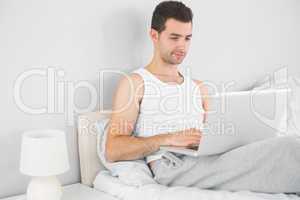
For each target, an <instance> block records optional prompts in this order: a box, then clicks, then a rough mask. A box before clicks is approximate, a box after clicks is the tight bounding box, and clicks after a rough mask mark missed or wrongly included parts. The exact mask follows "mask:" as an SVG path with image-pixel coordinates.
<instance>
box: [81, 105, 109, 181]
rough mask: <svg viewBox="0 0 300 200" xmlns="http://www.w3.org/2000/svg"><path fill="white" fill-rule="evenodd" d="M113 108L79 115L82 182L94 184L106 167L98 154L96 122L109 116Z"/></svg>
mask: <svg viewBox="0 0 300 200" xmlns="http://www.w3.org/2000/svg"><path fill="white" fill-rule="evenodd" d="M110 114H111V110H103V111H98V112H90V113H85V114H82V115H80V116H79V117H78V149H79V161H80V173H81V183H82V184H85V185H88V186H90V187H91V186H92V184H93V181H94V179H95V177H96V175H97V173H98V172H99V171H100V170H101V169H104V166H103V165H102V163H101V162H100V159H99V157H98V155H97V149H96V147H97V136H96V135H97V132H96V127H95V122H96V121H97V120H99V119H103V118H109V117H110Z"/></svg>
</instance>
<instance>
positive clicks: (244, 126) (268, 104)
mask: <svg viewBox="0 0 300 200" xmlns="http://www.w3.org/2000/svg"><path fill="white" fill-rule="evenodd" d="M288 92H290V90H288V89H269V90H263V91H241V92H229V93H220V94H219V95H215V96H211V101H210V103H211V108H210V112H209V113H208V118H207V122H206V123H205V124H202V130H201V131H202V138H201V141H200V144H199V145H198V146H193V147H189V148H187V147H175V146H161V147H160V149H161V150H164V151H169V152H174V153H178V154H185V155H189V156H207V155H214V154H220V153H224V152H226V151H230V150H232V149H234V148H238V147H241V146H243V145H247V144H250V143H253V142H256V141H260V140H264V139H268V138H272V137H279V136H283V135H285V133H286V128H287V120H286V112H287V95H288Z"/></svg>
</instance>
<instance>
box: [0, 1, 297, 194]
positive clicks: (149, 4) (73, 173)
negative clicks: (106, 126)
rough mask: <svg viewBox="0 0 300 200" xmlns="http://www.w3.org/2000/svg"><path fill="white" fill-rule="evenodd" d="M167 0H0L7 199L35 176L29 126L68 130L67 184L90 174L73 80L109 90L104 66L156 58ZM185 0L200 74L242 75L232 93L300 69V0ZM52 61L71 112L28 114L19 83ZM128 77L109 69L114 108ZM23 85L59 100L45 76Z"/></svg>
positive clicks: (38, 99) (0, 145) (2, 169)
mask: <svg viewBox="0 0 300 200" xmlns="http://www.w3.org/2000/svg"><path fill="white" fill-rule="evenodd" d="M157 2H159V1H138V0H126V1H117V0H110V1H109V3H107V2H104V1H96V0H94V1H93V0H88V1H71V0H64V1H61V0H60V1H58V0H52V1H45V0H44V1H40V0H27V1H17V0H0V57H1V59H0V66H1V69H0V70H1V71H0V73H1V79H0V89H1V92H2V96H1V98H0V105H1V111H2V115H1V117H0V119H1V129H0V158H1V161H0V177H1V181H0V197H4V196H8V195H13V194H19V193H23V192H25V188H26V185H27V183H28V181H29V178H28V177H26V176H24V175H21V174H20V173H19V171H18V165H19V151H20V141H21V134H22V132H23V131H24V130H27V129H33V128H34V129H35V128H60V129H64V130H65V131H66V133H67V137H68V148H69V153H70V161H71V169H70V171H69V172H67V173H65V174H63V175H61V176H60V177H59V178H60V179H61V180H62V182H63V184H69V183H74V182H78V181H79V180H80V178H79V177H80V174H79V162H78V155H77V153H78V150H77V138H76V124H74V123H73V124H72V122H73V120H72V119H69V118H70V116H68V115H67V113H70V109H71V108H69V107H68V106H69V105H70V103H68V102H70V99H71V98H70V95H69V94H68V92H70V91H71V90H70V88H67V82H69V84H70V85H71V86H72V83H73V84H76V83H80V82H79V81H82V80H85V81H89V82H90V83H91V84H93V85H94V86H95V87H96V88H99V73H98V72H99V71H100V70H103V69H113V70H121V71H123V72H129V71H131V70H133V69H135V68H137V67H141V66H144V65H145V64H146V63H147V62H149V59H150V58H151V53H152V47H151V42H150V40H149V38H148V29H149V26H150V18H151V15H152V10H153V8H154V6H155V5H156V4H157ZM185 2H186V3H187V5H189V6H190V7H191V8H192V9H193V11H194V15H195V18H194V32H193V34H194V35H193V42H192V46H191V51H190V54H189V56H188V57H187V59H186V61H185V63H184V64H183V65H182V66H183V67H184V66H189V67H191V69H192V71H193V76H194V78H197V79H201V80H209V81H213V82H215V83H216V84H221V83H226V82H230V81H235V85H234V87H232V88H231V90H243V89H247V88H249V87H250V86H251V85H252V84H253V82H254V81H255V79H257V78H261V77H263V76H264V75H265V74H267V73H272V72H273V71H274V70H276V69H278V68H280V67H281V66H282V65H285V66H288V67H289V72H291V73H298V74H299V73H300V69H299V67H298V68H297V66H299V65H300V60H299V57H298V54H299V52H300V39H299V37H297V36H298V35H300V28H299V24H300V16H299V11H300V2H299V1H297V0H260V1H259V0H228V1H222V0H212V1H204V0H190V1H185ZM47 67H53V69H54V70H63V71H64V73H65V75H64V76H62V77H58V81H59V82H60V83H62V84H64V86H65V93H64V95H62V96H63V97H64V98H62V99H63V101H61V102H63V103H64V104H63V103H61V104H60V105H65V107H64V109H63V110H62V111H61V112H60V113H58V112H56V111H51V107H48V109H47V110H48V112H46V113H44V114H38V115H37V114H36V115H34V114H28V113H25V112H23V111H22V110H21V109H20V108H19V107H18V106H17V105H16V103H15V101H14V82H15V81H16V80H17V78H18V77H19V75H20V74H22V73H23V72H25V71H28V70H31V69H40V70H41V69H44V70H46V69H47ZM118 78H119V76H116V75H111V76H108V77H107V78H105V83H106V84H105V89H104V91H98V93H99V94H100V95H101V98H103V99H104V101H103V102H101V103H103V105H104V108H110V106H111V99H112V94H113V90H114V88H115V86H116V83H117V80H118ZM21 91H22V92H21V94H22V100H23V102H25V103H26V105H30V106H32V107H35V108H40V107H45V106H46V105H47V102H48V103H49V102H51V100H53V99H54V97H52V96H51V95H50V97H49V98H48V97H47V79H46V77H43V76H32V77H30V78H29V79H26V80H25V81H24V84H23V85H22V88H21ZM76 91H77V92H76V94H75V95H74V99H75V103H76V105H77V106H80V107H86V106H87V105H88V104H89V102H90V96H89V95H88V92H87V90H85V89H82V88H81V89H78V90H76ZM98 103H99V101H98ZM50 105H52V104H51V103H50ZM55 105H57V104H55ZM46 108H47V107H46ZM97 108H99V105H98V106H97ZM95 109H96V108H95ZM92 110H93V109H92ZM74 118H75V119H76V116H74Z"/></svg>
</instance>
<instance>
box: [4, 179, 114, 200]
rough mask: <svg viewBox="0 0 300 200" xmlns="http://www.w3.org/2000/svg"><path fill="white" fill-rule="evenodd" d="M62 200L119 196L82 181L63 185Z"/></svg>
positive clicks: (19, 199) (108, 199) (21, 199)
mask: <svg viewBox="0 0 300 200" xmlns="http://www.w3.org/2000/svg"><path fill="white" fill-rule="evenodd" d="M0 200H26V196H25V195H20V196H13V197H8V198H4V199H0ZM61 200H118V199H117V198H115V197H113V196H111V195H109V194H106V193H104V192H101V191H98V190H96V189H93V188H90V187H88V186H85V185H82V184H80V183H76V184H72V185H67V186H64V187H63V195H62V198H61Z"/></svg>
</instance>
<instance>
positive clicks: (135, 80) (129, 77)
mask: <svg viewBox="0 0 300 200" xmlns="http://www.w3.org/2000/svg"><path fill="white" fill-rule="evenodd" d="M142 83H143V77H142V76H141V75H140V74H138V73H130V74H126V75H124V76H122V77H121V78H120V81H119V84H133V85H134V86H138V85H139V84H142Z"/></svg>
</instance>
